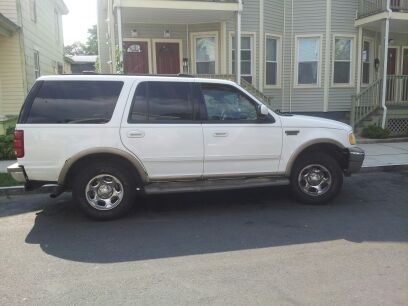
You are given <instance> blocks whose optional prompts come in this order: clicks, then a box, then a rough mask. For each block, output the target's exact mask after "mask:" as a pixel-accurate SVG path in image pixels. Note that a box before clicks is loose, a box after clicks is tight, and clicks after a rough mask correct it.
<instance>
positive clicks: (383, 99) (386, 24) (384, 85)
mask: <svg viewBox="0 0 408 306" xmlns="http://www.w3.org/2000/svg"><path fill="white" fill-rule="evenodd" d="M389 32H390V19H389V17H388V18H386V19H385V22H384V44H383V45H384V50H383V63H384V64H383V71H382V73H383V76H382V77H383V82H382V97H381V106H382V109H383V116H382V122H381V127H382V128H383V129H384V128H385V120H386V118H387V106H386V105H385V102H386V94H387V68H388V40H389Z"/></svg>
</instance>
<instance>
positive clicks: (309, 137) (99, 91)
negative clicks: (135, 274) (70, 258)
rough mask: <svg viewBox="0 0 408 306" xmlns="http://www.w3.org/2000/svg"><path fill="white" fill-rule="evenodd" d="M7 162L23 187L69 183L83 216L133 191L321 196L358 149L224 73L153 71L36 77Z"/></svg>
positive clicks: (115, 205) (347, 130) (113, 210)
mask: <svg viewBox="0 0 408 306" xmlns="http://www.w3.org/2000/svg"><path fill="white" fill-rule="evenodd" d="M14 148H15V153H16V156H17V158H18V162H17V163H16V164H14V165H12V166H10V167H9V169H8V171H9V173H11V174H12V176H13V177H14V178H15V179H17V180H18V181H21V182H24V183H25V186H26V188H27V189H33V188H36V187H39V186H42V185H44V184H50V183H54V184H57V187H56V190H55V192H54V194H53V195H52V196H54V197H55V196H57V195H59V194H61V193H62V192H64V191H69V190H72V192H73V197H74V199H75V202H77V203H78V204H79V205H80V207H81V208H82V209H83V210H84V212H85V213H86V214H87V215H88V216H91V217H94V218H99V219H110V218H115V217H118V216H121V215H123V214H124V213H125V212H126V211H128V209H129V208H130V207H131V205H132V204H133V203H134V202H135V198H136V196H137V194H138V193H142V192H143V193H146V194H153V193H170V192H194V191H204V190H221V189H234V188H235V189H241V188H247V187H259V186H274V185H275V186H276V185H285V184H290V185H291V187H292V191H293V195H294V196H295V197H296V198H298V199H299V200H300V201H302V202H305V203H312V204H322V203H326V202H327V201H328V200H330V199H332V198H333V197H334V196H335V195H336V194H337V193H338V192H339V190H340V188H341V186H342V182H343V174H345V175H350V174H351V173H353V172H356V171H358V170H359V169H360V167H361V165H362V162H363V159H364V152H363V151H362V150H361V149H359V148H357V147H355V139H354V135H353V133H352V129H351V127H350V126H348V125H346V124H343V123H340V122H336V121H332V120H327V119H321V118H314V117H307V116H293V115H287V114H278V113H275V112H273V111H271V110H269V109H268V108H267V107H266V106H265V105H263V104H262V103H261V102H260V101H258V100H257V99H256V98H255V97H253V96H252V95H251V94H250V93H248V92H246V91H245V90H244V89H242V88H241V87H239V86H238V85H237V84H235V83H233V82H230V81H223V80H213V79H199V78H189V77H157V76H101V75H98V76H94V75H93V76H91V75H88V76H48V77H42V78H40V79H38V80H37V82H36V83H35V85H34V86H33V88H32V90H31V91H30V93H29V94H28V96H27V98H26V101H25V103H24V105H23V107H22V110H21V114H20V117H19V120H18V124H17V127H16V131H15V139H14Z"/></svg>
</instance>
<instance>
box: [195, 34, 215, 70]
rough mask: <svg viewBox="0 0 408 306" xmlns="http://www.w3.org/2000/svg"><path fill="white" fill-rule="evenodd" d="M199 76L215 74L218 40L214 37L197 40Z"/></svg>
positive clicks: (197, 68)
mask: <svg viewBox="0 0 408 306" xmlns="http://www.w3.org/2000/svg"><path fill="white" fill-rule="evenodd" d="M195 55H196V56H195V65H196V67H195V69H196V73H197V74H215V59H216V40H215V37H214V36H208V37H196V38H195Z"/></svg>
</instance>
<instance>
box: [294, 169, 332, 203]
mask: <svg viewBox="0 0 408 306" xmlns="http://www.w3.org/2000/svg"><path fill="white" fill-rule="evenodd" d="M298 184H299V187H300V189H301V190H302V191H303V192H304V193H306V194H308V195H310V196H321V195H323V194H325V193H326V192H328V191H329V189H330V187H331V186H332V176H331V174H330V171H329V170H328V169H327V168H326V167H324V166H322V165H319V164H312V165H308V166H306V167H304V168H303V169H302V171H300V173H299V177H298Z"/></svg>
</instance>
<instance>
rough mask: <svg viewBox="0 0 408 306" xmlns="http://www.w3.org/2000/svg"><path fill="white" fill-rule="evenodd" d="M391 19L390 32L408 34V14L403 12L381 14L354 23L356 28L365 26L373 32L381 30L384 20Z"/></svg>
mask: <svg viewBox="0 0 408 306" xmlns="http://www.w3.org/2000/svg"><path fill="white" fill-rule="evenodd" d="M386 18H389V19H390V21H391V22H390V32H396V33H407V32H408V26H407V25H408V13H401V12H382V13H379V14H375V15H371V16H367V17H364V18H361V19H357V20H356V21H355V22H354V25H355V26H356V27H360V26H363V27H364V28H367V29H371V30H376V31H377V30H379V29H380V30H381V23H382V21H383V20H384V19H386Z"/></svg>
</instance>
